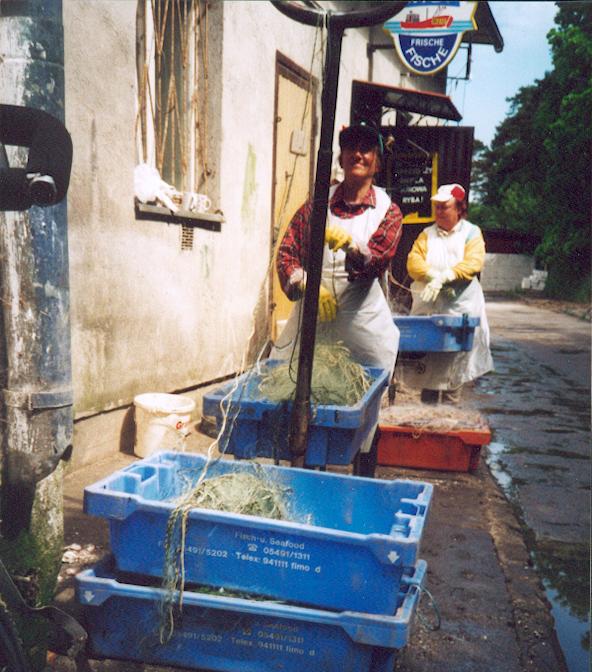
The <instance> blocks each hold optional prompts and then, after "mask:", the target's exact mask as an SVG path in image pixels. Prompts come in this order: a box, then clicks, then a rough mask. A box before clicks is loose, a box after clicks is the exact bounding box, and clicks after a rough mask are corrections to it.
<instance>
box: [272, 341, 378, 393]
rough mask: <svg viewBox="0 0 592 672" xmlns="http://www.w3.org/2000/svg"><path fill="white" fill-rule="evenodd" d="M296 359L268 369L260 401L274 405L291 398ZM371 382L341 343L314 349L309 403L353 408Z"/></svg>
mask: <svg viewBox="0 0 592 672" xmlns="http://www.w3.org/2000/svg"><path fill="white" fill-rule="evenodd" d="M297 362H298V360H297V358H296V357H295V358H293V359H292V360H291V361H289V362H285V363H282V364H279V365H277V366H274V367H273V368H271V367H269V369H268V370H267V371H265V373H263V375H262V377H261V382H260V383H259V393H260V395H261V398H264V399H268V400H269V401H273V402H280V401H288V400H290V399H293V398H294V394H295V391H296V376H297V371H298V364H297ZM370 385H371V380H370V377H369V376H368V374H367V373H366V371H365V369H364V367H363V366H361V365H360V364H358V363H357V362H355V361H354V360H353V359H352V356H351V353H350V351H349V350H348V349H347V348H346V347H345V346H344V345H343V344H342V343H336V344H335V343H331V344H328V343H319V344H317V345H316V346H315V351H314V360H313V367H312V381H311V387H310V396H311V400H312V402H313V403H315V404H319V405H336V406H354V405H355V404H357V403H358V402H359V401H360V399H362V397H363V396H364V395H365V394H366V392H367V391H368V389H369V388H370Z"/></svg>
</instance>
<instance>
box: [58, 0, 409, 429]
mask: <svg viewBox="0 0 592 672" xmlns="http://www.w3.org/2000/svg"><path fill="white" fill-rule="evenodd" d="M136 9H137V2H136V0H96V1H95V2H82V1H81V0H63V16H64V35H65V60H66V122H67V126H68V129H69V130H70V133H71V135H72V138H73V141H74V164H73V170H72V179H71V187H70V192H69V195H68V208H69V239H70V240H69V242H70V269H71V306H72V358H73V371H74V394H75V410H76V413H77V415H78V417H82V416H86V415H90V414H93V413H99V412H102V411H104V410H108V409H112V408H117V407H120V406H123V405H125V404H129V403H130V402H131V400H132V399H133V396H134V395H135V394H138V393H141V392H146V391H173V390H177V389H183V388H189V387H193V386H196V385H200V384H203V383H206V382H208V381H211V380H213V379H216V378H219V377H221V376H224V375H227V374H230V373H232V372H234V371H235V370H236V369H237V368H238V366H239V364H240V361H241V356H242V354H243V352H244V351H245V348H246V346H247V344H248V340H249V336H250V334H251V331H252V327H253V315H254V311H255V310H256V309H257V310H258V311H259V315H261V310H263V311H265V309H266V307H265V302H266V300H267V285H266V275H267V272H268V269H269V259H270V253H271V249H270V247H271V243H270V234H271V223H272V222H271V203H272V189H273V183H272V178H273V176H272V168H273V152H274V148H273V127H274V119H273V115H274V100H275V99H274V96H275V68H276V53H277V52H278V51H279V52H281V53H282V54H283V55H285V56H286V57H288V58H289V59H291V60H292V61H293V62H294V63H296V64H297V65H298V66H300V67H301V68H303V69H304V70H306V71H308V70H310V68H311V56H312V50H313V43H314V38H315V28H313V27H310V26H304V25H301V24H298V23H297V22H295V21H293V20H291V19H289V18H287V17H285V16H284V15H282V14H281V13H280V12H278V11H277V10H276V9H275V8H274V7H273V6H272V5H271V3H268V2H241V1H237V0H227V1H225V2H213V3H211V5H210V10H209V11H210V13H209V30H210V32H209V41H210V49H211V52H212V54H213V56H212V61H211V62H210V70H209V77H208V82H209V84H208V86H209V95H210V100H209V101H208V105H209V108H210V117H209V126H208V130H209V145H208V153H209V156H210V160H211V163H212V168H213V171H214V172H213V174H212V177H211V183H212V192H211V194H210V195H211V196H212V198H213V200H214V206H215V207H216V208H220V209H221V210H222V211H223V213H224V217H225V222H224V223H223V224H222V231H221V232H209V231H205V230H201V229H195V230H194V244H193V249H192V250H190V251H185V250H183V251H182V250H181V245H180V233H181V227H180V226H179V225H176V224H167V223H164V222H156V221H139V220H136V217H135V213H134V205H133V170H134V166H135V163H136V147H135V139H134V128H135V122H136V109H137V82H136ZM369 34H370V31H369V29H357V30H348V31H346V34H345V36H344V39H343V45H342V58H341V68H340V80H339V95H338V101H337V110H336V119H335V141H334V152H335V154H336V155H337V153H338V146H337V134H338V132H339V129H340V128H341V126H342V125H343V124H347V123H349V116H350V97H351V80H352V79H361V80H367V79H368V78H369V75H370V74H371V75H372V78H373V80H374V81H376V82H379V83H381V84H390V85H394V86H397V85H400V80H401V77H400V72H399V69H400V68H401V66H400V65H399V63H398V61H397V59H396V55H395V53H394V50H393V52H385V51H376V52H375V53H374V54H373V61H372V68H371V73H370V72H369V63H368V57H367V52H366V45H367V41H368V37H369ZM382 37H383V38H384V41H386V40H387V39H388V38H387V37H386V36H382ZM320 54H321V51H320V48H319V44H318V43H317V57H316V60H315V63H314V65H313V68H312V73H313V75H314V76H315V77H316V78H317V80H318V81H319V83H320V82H322V68H321V63H320ZM321 88H322V87H321V86H319V90H318V96H317V101H316V106H317V111H318V115H319V121H320V93H321ZM319 129H320V124H319Z"/></svg>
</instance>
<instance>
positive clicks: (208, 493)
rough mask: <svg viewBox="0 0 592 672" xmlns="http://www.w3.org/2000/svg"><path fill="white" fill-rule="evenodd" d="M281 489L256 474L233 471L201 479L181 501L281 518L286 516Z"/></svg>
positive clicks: (197, 506) (198, 505)
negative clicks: (204, 479)
mask: <svg viewBox="0 0 592 672" xmlns="http://www.w3.org/2000/svg"><path fill="white" fill-rule="evenodd" d="M284 490H285V489H282V488H280V487H279V486H277V485H273V484H271V483H269V482H268V481H266V480H265V479H263V478H262V477H260V476H256V475H255V474H248V473H243V472H233V473H230V474H224V475H223V476H217V477H215V478H209V479H208V480H206V481H202V482H201V483H200V484H199V485H198V486H197V487H196V488H194V489H193V490H191V491H190V492H189V494H188V495H186V496H185V497H184V498H183V500H182V505H183V506H185V505H186V504H188V505H189V506H190V507H191V508H194V507H196V508H200V509H214V510H216V511H230V512H232V513H241V514H245V515H248V516H259V517H261V518H274V519H276V520H282V519H284V518H285V517H286V513H285V506H284Z"/></svg>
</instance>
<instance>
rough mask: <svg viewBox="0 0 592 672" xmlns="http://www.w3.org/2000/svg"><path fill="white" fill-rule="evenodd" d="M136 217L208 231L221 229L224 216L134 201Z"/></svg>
mask: <svg viewBox="0 0 592 672" xmlns="http://www.w3.org/2000/svg"><path fill="white" fill-rule="evenodd" d="M136 219H150V220H155V221H158V222H167V223H168V224H182V225H183V226H194V227H196V228H198V229H207V230H208V231H221V230H222V222H224V221H225V220H224V216H223V215H218V214H212V213H209V212H191V211H189V210H177V212H173V211H172V210H169V209H168V208H165V207H163V206H162V205H149V204H147V203H138V202H136Z"/></svg>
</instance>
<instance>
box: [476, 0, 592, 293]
mask: <svg viewBox="0 0 592 672" xmlns="http://www.w3.org/2000/svg"><path fill="white" fill-rule="evenodd" d="M556 4H557V5H558V12H557V15H556V17H555V23H556V27H554V28H553V29H552V30H551V31H550V32H549V34H548V36H547V37H548V40H549V44H550V46H551V50H552V57H553V69H552V70H551V71H550V72H548V73H546V74H545V76H544V77H543V78H542V79H540V80H536V81H535V82H534V84H532V85H530V86H526V87H523V88H521V89H520V90H519V91H518V93H517V94H516V95H515V96H514V97H513V98H512V99H510V102H511V107H510V112H509V114H508V116H507V117H506V119H505V120H504V121H503V122H502V123H501V124H500V125H499V126H498V128H497V131H496V135H495V137H494V139H493V141H492V143H491V148H489V149H487V148H485V149H481V150H480V151H479V153H478V155H477V157H476V161H477V162H478V163H477V166H478V170H477V174H478V179H479V180H480V182H479V183H478V185H479V186H478V192H480V193H481V194H482V198H481V202H482V205H481V208H482V210H483V211H484V212H485V216H486V218H487V220H488V225H489V228H491V227H492V226H493V227H502V228H508V229H512V230H516V231H522V232H525V233H530V234H534V235H537V236H539V237H540V240H541V243H540V245H539V246H538V248H537V250H536V255H537V258H538V260H539V261H540V262H541V263H542V264H544V265H545V266H546V267H547V269H548V271H549V279H548V282H547V293H548V294H549V295H551V296H557V297H561V298H573V299H576V300H578V299H581V300H584V299H589V297H590V209H591V202H590V176H591V169H590V166H591V161H590V159H591V157H590V141H591V139H592V132H591V128H592V81H591V73H592V3H588V2H568V3H563V2H561V3H556ZM479 172H480V173H481V177H479ZM471 215H472V216H473V213H471ZM478 215H479V213H478ZM479 216H481V215H479ZM473 217H474V216H473Z"/></svg>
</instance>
